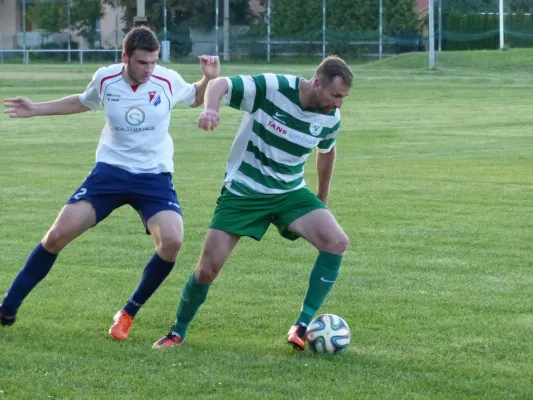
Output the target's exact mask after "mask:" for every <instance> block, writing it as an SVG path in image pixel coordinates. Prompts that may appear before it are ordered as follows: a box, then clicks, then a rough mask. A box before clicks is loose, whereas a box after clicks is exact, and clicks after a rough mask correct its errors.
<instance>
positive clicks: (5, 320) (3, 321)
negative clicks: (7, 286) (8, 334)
mask: <svg viewBox="0 0 533 400" xmlns="http://www.w3.org/2000/svg"><path fill="white" fill-rule="evenodd" d="M16 319H17V318H16V315H15V314H13V315H6V314H4V311H2V307H0V325H2V326H10V325H13V324H14V323H15V321H16Z"/></svg>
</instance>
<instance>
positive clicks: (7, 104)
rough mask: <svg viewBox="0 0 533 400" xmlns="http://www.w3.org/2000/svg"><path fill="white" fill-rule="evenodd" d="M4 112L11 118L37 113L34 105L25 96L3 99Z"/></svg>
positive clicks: (25, 116)
mask: <svg viewBox="0 0 533 400" xmlns="http://www.w3.org/2000/svg"><path fill="white" fill-rule="evenodd" d="M4 114H7V115H9V116H10V117H11V118H29V117H34V116H35V115H37V114H36V112H35V105H34V104H33V102H32V101H31V100H29V99H27V98H25V97H15V98H12V99H4Z"/></svg>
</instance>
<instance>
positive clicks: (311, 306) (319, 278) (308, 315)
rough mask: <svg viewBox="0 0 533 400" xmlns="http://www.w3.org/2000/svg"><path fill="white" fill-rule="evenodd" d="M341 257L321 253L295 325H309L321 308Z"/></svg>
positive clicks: (336, 272)
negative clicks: (301, 323)
mask: <svg viewBox="0 0 533 400" xmlns="http://www.w3.org/2000/svg"><path fill="white" fill-rule="evenodd" d="M341 262H342V256H340V255H337V254H332V253H328V252H327V251H321V252H320V253H318V257H317V258H316V261H315V265H314V266H313V270H312V271H311V276H310V277H309V287H308V288H307V292H306V293H305V298H304V303H303V306H302V310H301V312H300V315H299V316H298V319H297V320H296V323H297V324H298V323H300V322H303V323H304V324H306V325H309V323H310V322H311V320H312V319H313V317H314V315H315V314H316V312H317V311H318V310H319V309H320V307H322V304H323V303H324V300H326V297H327V295H328V293H329V292H330V290H331V288H332V287H333V284H334V283H335V281H336V280H337V276H338V275H339V269H340V268H341Z"/></svg>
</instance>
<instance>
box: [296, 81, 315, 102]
mask: <svg viewBox="0 0 533 400" xmlns="http://www.w3.org/2000/svg"><path fill="white" fill-rule="evenodd" d="M312 89H313V84H312V83H311V82H310V81H308V80H305V79H303V78H302V79H300V87H299V90H298V94H299V97H300V104H301V106H302V107H303V108H313V107H315V100H314V98H313V90H312Z"/></svg>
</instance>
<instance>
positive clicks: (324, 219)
mask: <svg viewBox="0 0 533 400" xmlns="http://www.w3.org/2000/svg"><path fill="white" fill-rule="evenodd" d="M289 231H291V232H294V233H296V234H298V235H299V236H301V237H303V238H304V239H306V240H307V241H308V242H310V243H311V244H312V245H313V246H315V247H316V248H317V250H318V252H319V253H318V256H317V258H316V261H315V264H314V266H313V269H312V270H311V276H310V278H309V287H308V289H307V292H306V294H305V298H304V302H303V307H302V310H301V313H300V315H299V316H298V319H297V320H296V323H304V324H309V322H311V320H312V319H313V317H314V315H315V313H316V312H317V311H318V310H319V309H320V308H321V307H322V304H323V303H324V300H325V299H326V297H327V295H328V294H329V292H330V290H331V288H332V287H333V284H334V283H335V281H336V280H337V276H338V275H339V270H340V267H341V262H342V256H343V254H344V252H345V251H346V249H347V247H348V236H347V235H346V233H344V231H343V230H342V228H341V227H340V226H339V224H338V223H337V220H336V219H335V217H334V216H333V215H332V214H331V213H330V212H329V211H328V210H326V209H318V210H313V211H311V212H310V213H308V214H306V215H304V216H302V217H300V218H298V219H297V220H296V221H294V222H293V223H292V224H290V225H289Z"/></svg>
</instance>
